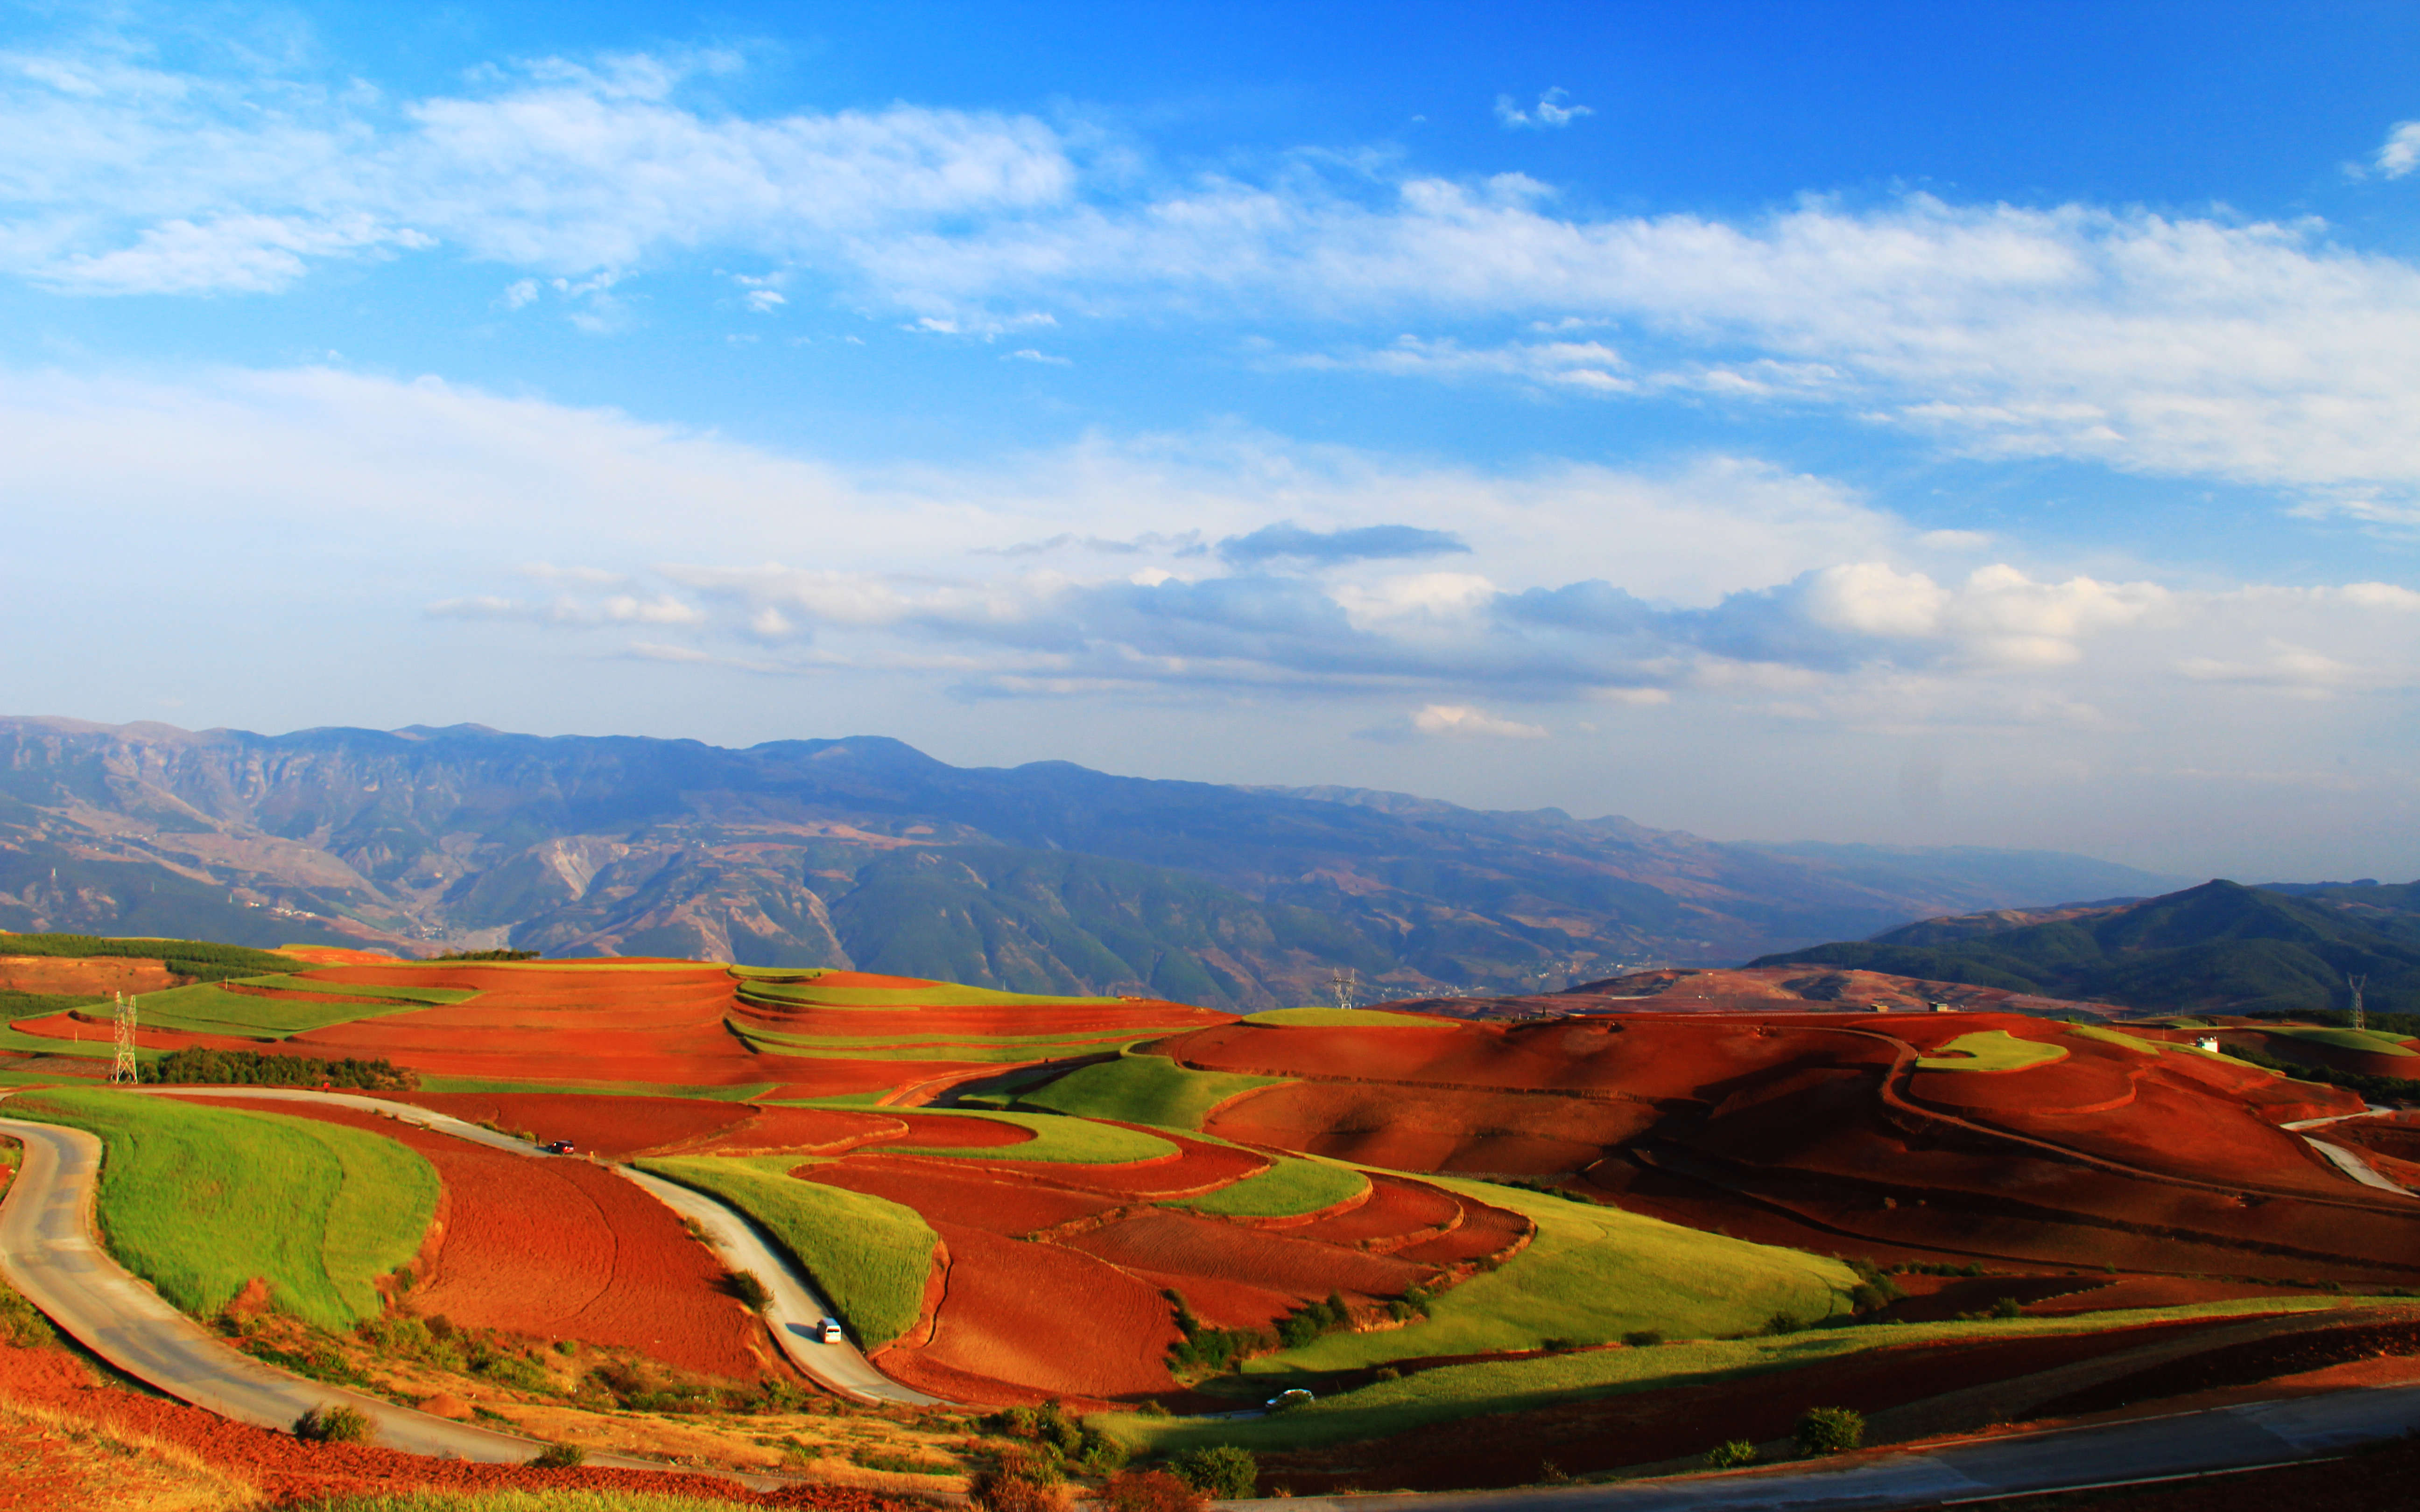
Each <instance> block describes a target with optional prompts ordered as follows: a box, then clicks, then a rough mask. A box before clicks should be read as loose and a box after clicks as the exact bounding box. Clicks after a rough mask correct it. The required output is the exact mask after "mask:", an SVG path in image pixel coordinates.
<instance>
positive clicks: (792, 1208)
mask: <svg viewBox="0 0 2420 1512" xmlns="http://www.w3.org/2000/svg"><path fill="white" fill-rule="evenodd" d="M804 1164H806V1163H805V1162H802V1161H801V1160H799V1157H797V1156H795V1155H770V1156H723V1157H717V1156H708V1155H692V1156H684V1157H677V1158H673V1159H665V1160H643V1161H640V1162H639V1163H638V1166H639V1169H641V1170H643V1171H652V1172H654V1173H655V1174H656V1175H658V1176H660V1177H663V1178H664V1179H665V1180H672V1181H678V1182H680V1183H681V1184H682V1185H683V1186H692V1187H695V1188H697V1189H698V1190H699V1191H701V1192H705V1193H707V1194H709V1195H711V1196H718V1197H721V1198H722V1199H723V1200H724V1201H725V1202H728V1203H730V1204H731V1205H732V1206H733V1207H736V1208H737V1209H738V1210H739V1211H742V1212H745V1213H746V1214H748V1216H750V1217H751V1218H753V1219H755V1220H756V1222H757V1223H759V1224H760V1225H762V1226H763V1227H764V1228H765V1231H766V1232H768V1233H769V1234H771V1235H772V1236H773V1238H774V1240H775V1241H776V1242H779V1243H780V1244H781V1245H782V1247H783V1249H786V1250H788V1251H789V1252H790V1257H791V1258H793V1259H795V1260H797V1261H798V1262H799V1269H800V1270H802V1271H804V1272H806V1273H807V1274H808V1275H809V1276H810V1277H812V1278H813V1279H814V1284H815V1286H816V1288H817V1289H819V1290H821V1291H822V1292H823V1294H824V1296H825V1297H826V1298H827V1299H828V1300H829V1301H830V1303H831V1304H832V1307H833V1309H834V1310H835V1311H836V1312H838V1313H839V1315H840V1318H841V1320H842V1321H843V1322H845V1323H846V1324H847V1325H848V1331H849V1333H850V1334H851V1335H854V1336H855V1338H856V1341H857V1343H858V1345H859V1347H860V1348H862V1349H866V1350H876V1349H880V1348H881V1347H882V1346H883V1345H885V1344H888V1343H890V1342H891V1341H892V1339H895V1338H897V1337H898V1336H899V1335H902V1334H905V1333H907V1331H908V1330H909V1329H910V1328H913V1327H915V1326H916V1319H917V1318H918V1317H919V1316H920V1315H921V1314H922V1312H923V1304H924V1279H925V1277H926V1275H928V1274H929V1273H931V1271H932V1268H933V1248H934V1246H935V1245H937V1244H939V1242H940V1237H939V1235H937V1234H935V1233H934V1232H933V1230H932V1227H931V1226H929V1225H927V1224H926V1223H925V1222H924V1220H923V1217H921V1216H919V1215H918V1213H917V1212H916V1210H915V1209H913V1208H907V1207H902V1206H901V1205H899V1204H898V1203H896V1202H890V1201H886V1200H884V1199H883V1198H881V1197H876V1196H867V1195H865V1194H864V1193H862V1192H851V1191H848V1190H846V1189H845V1188H842V1187H837V1186H825V1185H824V1184H823V1183H821V1182H819V1181H801V1180H799V1179H798V1178H796V1177H794V1176H791V1175H789V1174H788V1173H789V1172H790V1171H791V1170H792V1169H794V1168H796V1167H797V1166H799V1165H804Z"/></svg>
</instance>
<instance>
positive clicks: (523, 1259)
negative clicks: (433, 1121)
mask: <svg viewBox="0 0 2420 1512" xmlns="http://www.w3.org/2000/svg"><path fill="white" fill-rule="evenodd" d="M194 1101H196V1102H208V1103H219V1104H222V1105H225V1106H229V1107H251V1108H254V1109H256V1110H259V1111H267V1112H274V1113H282V1114H287V1115H289V1116H291V1115H299V1116H302V1117H307V1118H314V1119H320V1120H322V1121H324V1122H328V1123H341V1124H345V1125H347V1126H349V1127H351V1128H356V1129H365V1130H368V1131H369V1132H370V1133H372V1134H383V1135H385V1136H386V1137H388V1138H390V1139H395V1140H396V1141H398V1142H400V1143H402V1144H404V1145H407V1146H409V1147H411V1149H416V1150H418V1151H419V1152H420V1153H421V1154H422V1155H424V1156H426V1157H427V1159H428V1162H429V1164H430V1165H434V1166H435V1167H436V1168H437V1174H438V1178H439V1180H442V1182H443V1183H444V1188H445V1196H444V1202H443V1207H442V1210H441V1212H440V1218H439V1223H440V1225H441V1226H442V1233H441V1235H440V1237H439V1238H438V1240H437V1242H436V1243H435V1244H434V1245H433V1247H432V1249H431V1250H430V1251H425V1252H424V1255H425V1256H426V1262H425V1270H424V1273H423V1276H422V1279H421V1280H420V1282H419V1283H418V1284H417V1285H415V1286H414V1287H413V1288H412V1289H411V1294H410V1297H409V1306H410V1308H411V1311H413V1312H416V1313H421V1314H424V1315H434V1314H442V1315H443V1316H445V1317H447V1318H450V1319H453V1320H454V1321H455V1322H457V1323H462V1324H468V1325H470V1326H472V1327H474V1328H492V1329H500V1330H504V1331H506V1332H510V1333H515V1334H522V1335H532V1336H535V1337H538V1338H545V1339H557V1338H576V1339H582V1340H584V1341H586V1342H588V1343H592V1344H599V1345H606V1346H618V1347H623V1348H628V1349H631V1350H637V1351H639V1352H640V1353H643V1354H645V1355H648V1356H650V1357H651V1358H654V1359H657V1360H660V1361H662V1362H664V1363H665V1364H667V1365H676V1366H679V1367H681V1368H683V1369H688V1370H695V1371H699V1372H702V1373H704V1374H706V1375H712V1376H721V1377H723V1378H725V1379H729V1380H735V1381H752V1380H754V1379H756V1378H757V1377H758V1376H760V1375H763V1374H766V1373H768V1359H769V1350H768V1347H767V1345H766V1344H765V1342H764V1328H763V1324H762V1323H761V1322H760V1321H759V1320H758V1319H756V1317H755V1316H754V1315H753V1314H752V1313H750V1312H749V1311H748V1310H747V1308H746V1307H745V1306H743V1305H742V1304H740V1303H739V1301H738V1299H737V1297H736V1296H734V1295H733V1294H731V1293H730V1292H729V1291H728V1290H726V1289H725V1288H726V1287H727V1285H728V1282H727V1278H726V1276H725V1274H724V1272H723V1269H722V1267H721V1264H720V1263H718V1262H717V1261H716V1259H715V1258H714V1257H713V1255H712V1253H711V1252H709V1251H708V1250H707V1249H706V1247H705V1246H704V1245H703V1244H700V1243H699V1242H696V1241H695V1240H693V1239H691V1238H690V1237H689V1234H688V1232H687V1231H686V1230H685V1229H683V1227H681V1222H680V1220H679V1219H678V1218H677V1217H675V1216H674V1214H673V1212H672V1210H670V1209H669V1208H666V1207H665V1206H664V1205H663V1204H661V1203H659V1202H658V1201H657V1200H656V1199H655V1198H653V1197H651V1196H647V1195H646V1194H645V1193H644V1192H643V1191H641V1190H640V1189H639V1188H638V1187H637V1186H636V1185H634V1184H633V1183H631V1182H629V1181H626V1180H623V1179H622V1178H620V1177H618V1176H615V1175H614V1174H613V1172H611V1171H609V1170H606V1169H605V1168H603V1167H602V1166H597V1165H590V1164H589V1163H588V1162H586V1161H583V1160H576V1159H574V1160H557V1159H540V1158H537V1157H535V1156H528V1155H515V1154H510V1153H508V1152H506V1151H504V1150H500V1149H489V1148H488V1147H486V1146H484V1145H474V1144H472V1143H470V1142H469V1141H467V1140H462V1139H456V1138H454V1137H453V1136H451V1135H449V1134H436V1133H433V1132H431V1131H428V1130H425V1129H420V1128H416V1127H414V1126H412V1125H411V1124H406V1123H403V1122H400V1121H398V1120H396V1119H385V1118H380V1117H379V1116H378V1115H376V1114H370V1113H360V1112H356V1111H354V1110H353V1109H350V1108H344V1107H334V1106H329V1105H325V1104H310V1103H261V1102H257V1101H256V1102H250V1103H247V1102H246V1101H245V1100H244V1099H242V1098H241V1097H240V1096H236V1095H228V1096H225V1097H213V1098H207V1099H195V1100H194ZM772 1368H773V1369H774V1370H775V1371H776V1372H779V1373H786V1368H787V1367H786V1366H774V1367H772Z"/></svg>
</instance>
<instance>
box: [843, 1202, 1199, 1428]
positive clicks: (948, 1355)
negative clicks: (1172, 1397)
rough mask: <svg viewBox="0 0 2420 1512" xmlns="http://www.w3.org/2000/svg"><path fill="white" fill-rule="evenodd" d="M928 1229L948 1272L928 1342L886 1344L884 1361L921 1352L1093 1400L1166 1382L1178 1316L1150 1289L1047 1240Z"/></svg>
mask: <svg viewBox="0 0 2420 1512" xmlns="http://www.w3.org/2000/svg"><path fill="white" fill-rule="evenodd" d="M934 1230H935V1232H937V1233H939V1235H940V1236H941V1242H943V1243H945V1244H947V1245H948V1246H949V1248H950V1275H949V1291H948V1296H947V1300H945V1301H944V1302H943V1303H942V1304H941V1310H940V1315H939V1322H938V1325H937V1326H936V1328H935V1330H934V1335H933V1341H932V1343H930V1344H928V1345H926V1346H925V1347H924V1348H923V1349H922V1350H889V1351H886V1352H885V1353H884V1354H883V1356H882V1358H881V1364H882V1365H884V1366H885V1367H886V1368H889V1367H891V1366H892V1365H893V1364H894V1363H895V1362H900V1361H902V1360H906V1359H914V1358H916V1357H919V1356H921V1357H923V1358H924V1359H927V1360H930V1361H933V1362H935V1363H937V1364H939V1365H943V1366H945V1367H947V1368H948V1369H950V1370H953V1371H957V1372H961V1373H963V1374H965V1375H968V1376H973V1377H981V1378H983V1379H985V1381H991V1382H994V1383H1000V1382H1008V1383H1013V1384H1014V1385H1015V1386H1017V1387H1023V1388H1026V1389H1027V1390H1029V1391H1042V1392H1047V1393H1050V1394H1054V1395H1061V1396H1078V1397H1089V1398H1093V1399H1095V1400H1110V1399H1119V1398H1126V1399H1133V1398H1140V1397H1142V1396H1151V1395H1153V1394H1155V1393H1164V1392H1167V1391H1169V1390H1171V1387H1172V1385H1173V1383H1172V1382H1171V1381H1170V1380H1169V1375H1168V1370H1167V1366H1166V1365H1165V1364H1164V1362H1165V1360H1166V1358H1167V1355H1168V1350H1169V1346H1170V1345H1171V1344H1173V1343H1175V1341H1176V1338H1177V1333H1176V1324H1175V1321H1174V1314H1173V1312H1172V1311H1171V1308H1170V1306H1169V1304H1168V1303H1167V1301H1166V1300H1165V1299H1164V1298H1162V1297H1161V1296H1160V1295H1159V1292H1158V1290H1157V1289H1156V1288H1154V1287H1151V1286H1149V1285H1147V1284H1145V1283H1143V1282H1141V1281H1138V1280H1136V1279H1135V1278H1134V1277H1132V1276H1130V1275H1126V1274H1124V1273H1121V1272H1119V1271H1117V1270H1115V1269H1113V1268H1111V1267H1109V1266H1107V1265H1104V1264H1102V1263H1100V1261H1098V1260H1096V1259H1093V1258H1091V1257H1088V1256H1085V1255H1081V1254H1078V1253H1075V1252H1073V1251H1070V1250H1066V1249H1062V1248H1060V1247H1059V1246H1057V1245H1055V1244H1032V1243H1026V1242H1020V1241H1018V1240H1014V1239H1004V1238H1002V1237H1001V1236H1000V1235H998V1234H995V1233H990V1232H987V1231H985V1230H984V1229H981V1228H966V1227H959V1226H957V1225H955V1224H935V1225H934ZM992 1399H995V1400H997V1399H1000V1397H999V1396H998V1394H997V1393H994V1394H992Z"/></svg>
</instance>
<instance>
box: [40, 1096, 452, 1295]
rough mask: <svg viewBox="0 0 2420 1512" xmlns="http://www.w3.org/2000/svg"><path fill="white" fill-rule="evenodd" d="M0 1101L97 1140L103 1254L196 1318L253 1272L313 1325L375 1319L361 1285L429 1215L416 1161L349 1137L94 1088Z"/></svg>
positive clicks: (431, 1179)
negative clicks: (107, 1253) (100, 1152)
mask: <svg viewBox="0 0 2420 1512" xmlns="http://www.w3.org/2000/svg"><path fill="white" fill-rule="evenodd" d="M6 1107H7V1110H8V1113H9V1114H10V1115H11V1116H13V1117H16V1118H23V1119H39V1120H40V1121H43V1122H47V1123H63V1124H69V1125H71V1126H73V1127H75V1128H79V1129H88V1130H90V1131H92V1132H93V1133H94V1134H99V1135H101V1140H102V1143H103V1145H104V1147H105V1150H104V1154H103V1156H102V1161H101V1193H100V1197H99V1210H100V1223H101V1233H102V1235H103V1236H104V1237H105V1238H106V1240H107V1242H108V1244H109V1248H110V1253H112V1254H114V1255H116V1257H118V1259H119V1260H121V1261H123V1262H124V1263H125V1264H126V1266H127V1268H128V1269H130V1270H132V1271H133V1272H134V1273H136V1274H138V1275H140V1276H142V1277H143V1278H144V1279H146V1280H147V1281H149V1282H150V1283H151V1284H152V1285H153V1286H154V1287H155V1288H158V1289H159V1292H160V1294H161V1295H162V1296H163V1297H165V1298H167V1299H168V1301H169V1302H170V1303H172V1304H175V1305H176V1306H178V1308H181V1309H182V1310H184V1311H185V1312H188V1313H192V1314H194V1316H196V1317H209V1316H210V1315H212V1314H214V1313H216V1312H217V1311H218V1310H219V1309H220V1308H222V1307H224V1306H225V1305H226V1304H227V1303H228V1301H229V1300H230V1299H232V1298H233V1297H234V1296H235V1294H236V1293H237V1292H239V1291H240V1290H241V1289H243V1285H244V1283H245V1282H246V1281H247V1280H249V1279H251V1278H252V1277H254V1276H259V1277H261V1278H263V1279H265V1280H266V1281H267V1282H268V1283H269V1287H270V1292H271V1296H272V1297H273V1298H274V1299H275V1300H276V1302H277V1303H278V1304H280V1305H281V1306H284V1307H286V1308H287V1310H289V1311H291V1312H293V1313H294V1314H296V1315H297V1316H299V1317H301V1318H302V1319H306V1320H307V1321H310V1322H313V1323H317V1324H318V1325H319V1326H321V1327H323V1328H344V1327H347V1326H349V1325H350V1324H352V1323H355V1322H358V1321H360V1320H361V1319H365V1318H373V1317H376V1316H377V1315H378V1313H379V1311H380V1301H379V1296H378V1292H377V1291H376V1289H375V1288H373V1287H372V1286H371V1284H370V1283H371V1281H372V1279H373V1278H374V1277H377V1276H380V1275H384V1274H385V1273H388V1272H390V1271H393V1270H394V1269H395V1268H396V1266H398V1265H401V1264H402V1263H403V1262H404V1261H406V1260H409V1259H411V1257H412V1256H413V1255H415V1254H417V1253H419V1250H420V1243H421V1240H422V1239H423V1237H424V1236H425V1235H426V1234H427V1230H428V1221H429V1218H430V1217H431V1216H432V1215H433V1214H434V1213H435V1211H436V1209H437V1195H438V1183H437V1173H436V1172H435V1171H434V1170H432V1169H430V1168H429V1165H428V1163H427V1161H425V1160H423V1159H421V1158H420V1156H418V1155H416V1154H414V1153H413V1152H412V1151H411V1150H409V1149H405V1148H404V1147H403V1146H401V1145H399V1144H397V1143H396V1142H395V1141H394V1140H392V1139H386V1138H382V1137H380V1135H377V1134H365V1133H364V1132H362V1131H361V1130H358V1129H347V1128H342V1127H339V1126H337V1125H334V1124H327V1123H318V1122H315V1121H314V1120H312V1119H299V1118H287V1117H285V1116H282V1115H279V1114H273V1113H253V1112H249V1111H239V1110H236V1109H232V1108H215V1107H195V1106H193V1105H191V1104H189V1103H181V1102H178V1101H176V1100H173V1099H169V1098H153V1097H147V1096H143V1095H140V1094H137V1093H132V1092H121V1091H103V1090H99V1089H94V1090H83V1089H78V1090H73V1091H47V1092H28V1093H21V1094H19V1095H18V1096H16V1097H12V1098H10V1099H9V1100H8V1103H7V1104H6Z"/></svg>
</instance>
